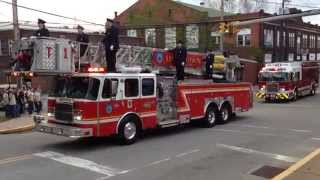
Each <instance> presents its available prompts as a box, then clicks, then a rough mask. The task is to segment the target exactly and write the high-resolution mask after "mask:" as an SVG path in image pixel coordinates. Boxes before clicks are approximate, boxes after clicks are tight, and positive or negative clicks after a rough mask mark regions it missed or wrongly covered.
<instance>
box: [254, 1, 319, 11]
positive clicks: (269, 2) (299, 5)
mask: <svg viewBox="0 0 320 180" xmlns="http://www.w3.org/2000/svg"><path fill="white" fill-rule="evenodd" d="M256 2H257V0H256ZM257 3H263V4H275V5H282V3H280V2H274V1H259V2H257ZM286 5H288V6H296V7H304V8H312V9H318V8H320V7H319V6H308V5H303V4H292V3H286Z"/></svg>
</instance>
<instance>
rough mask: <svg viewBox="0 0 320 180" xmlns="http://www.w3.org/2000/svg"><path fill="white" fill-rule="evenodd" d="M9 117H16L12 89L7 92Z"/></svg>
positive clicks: (15, 104)
mask: <svg viewBox="0 0 320 180" xmlns="http://www.w3.org/2000/svg"><path fill="white" fill-rule="evenodd" d="M8 96H9V116H10V117H12V118H15V117H17V100H16V96H15V94H14V92H13V90H12V89H10V90H9V95H8Z"/></svg>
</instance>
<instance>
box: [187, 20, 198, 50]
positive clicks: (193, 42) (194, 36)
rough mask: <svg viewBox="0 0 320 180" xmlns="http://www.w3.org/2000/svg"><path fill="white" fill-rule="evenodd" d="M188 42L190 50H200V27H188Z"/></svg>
mask: <svg viewBox="0 0 320 180" xmlns="http://www.w3.org/2000/svg"><path fill="white" fill-rule="evenodd" d="M186 40H187V43H186V45H187V48H188V49H198V48H199V26H197V25H188V26H186Z"/></svg>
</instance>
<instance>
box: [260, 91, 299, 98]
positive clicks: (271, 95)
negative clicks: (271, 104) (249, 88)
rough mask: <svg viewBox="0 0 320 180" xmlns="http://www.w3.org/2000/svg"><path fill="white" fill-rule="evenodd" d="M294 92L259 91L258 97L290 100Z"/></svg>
mask: <svg viewBox="0 0 320 180" xmlns="http://www.w3.org/2000/svg"><path fill="white" fill-rule="evenodd" d="M293 96H294V93H293V92H291V91H283V92H277V93H266V92H265V91H259V92H257V94H256V97H257V98H259V99H271V100H289V99H292V98H293Z"/></svg>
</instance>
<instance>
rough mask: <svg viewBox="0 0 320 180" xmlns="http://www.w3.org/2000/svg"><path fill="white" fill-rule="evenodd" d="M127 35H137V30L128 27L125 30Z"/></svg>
mask: <svg viewBox="0 0 320 180" xmlns="http://www.w3.org/2000/svg"><path fill="white" fill-rule="evenodd" d="M127 36H128V37H138V35H137V30H135V29H128V30H127Z"/></svg>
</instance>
